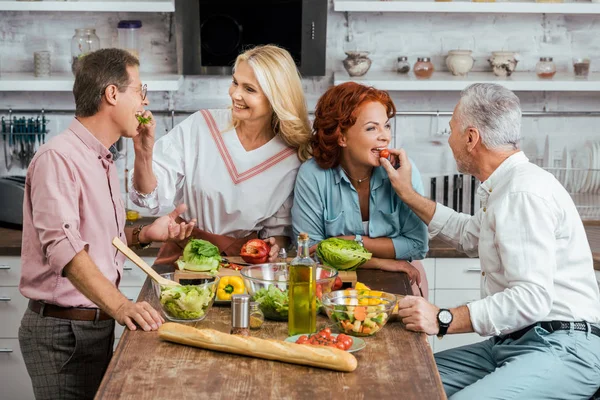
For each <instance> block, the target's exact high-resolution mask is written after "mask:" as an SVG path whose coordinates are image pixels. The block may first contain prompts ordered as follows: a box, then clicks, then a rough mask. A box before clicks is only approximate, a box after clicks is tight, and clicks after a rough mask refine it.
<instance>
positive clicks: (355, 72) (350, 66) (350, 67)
mask: <svg viewBox="0 0 600 400" xmlns="http://www.w3.org/2000/svg"><path fill="white" fill-rule="evenodd" d="M345 53H346V55H347V56H348V57H346V58H345V59H344V61H342V63H343V64H344V68H345V69H346V71H348V75H350V76H363V75H364V74H366V73H367V71H368V70H369V68H371V59H370V58H369V57H368V56H369V52H368V51H346V52H345Z"/></svg>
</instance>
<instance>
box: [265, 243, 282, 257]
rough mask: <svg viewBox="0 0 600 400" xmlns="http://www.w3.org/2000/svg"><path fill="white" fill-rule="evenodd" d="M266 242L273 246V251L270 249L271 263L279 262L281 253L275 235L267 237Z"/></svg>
mask: <svg viewBox="0 0 600 400" xmlns="http://www.w3.org/2000/svg"><path fill="white" fill-rule="evenodd" d="M265 242H266V243H267V244H268V245H269V246H271V251H269V259H268V260H267V261H268V262H270V263H275V262H278V261H279V260H278V258H277V256H278V255H279V249H280V247H279V245H278V244H277V240H275V238H274V237H270V238H267V239H265Z"/></svg>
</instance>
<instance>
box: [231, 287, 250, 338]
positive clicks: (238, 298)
mask: <svg viewBox="0 0 600 400" xmlns="http://www.w3.org/2000/svg"><path fill="white" fill-rule="evenodd" d="M231 334H232V335H241V336H249V335H250V296H249V295H247V294H234V295H233V296H231Z"/></svg>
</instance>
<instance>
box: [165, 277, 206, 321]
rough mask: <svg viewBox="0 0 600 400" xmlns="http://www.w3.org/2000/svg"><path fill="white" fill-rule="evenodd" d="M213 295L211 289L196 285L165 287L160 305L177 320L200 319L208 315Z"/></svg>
mask: <svg viewBox="0 0 600 400" xmlns="http://www.w3.org/2000/svg"><path fill="white" fill-rule="evenodd" d="M212 295H213V293H212V292H211V290H210V288H199V287H197V286H194V285H184V286H163V287H161V289H160V304H161V305H162V306H163V308H164V310H165V312H166V313H167V314H169V315H170V316H171V317H173V318H175V319H198V318H201V317H203V316H204V314H205V313H206V309H207V307H208V304H209V303H210V300H211V298H212Z"/></svg>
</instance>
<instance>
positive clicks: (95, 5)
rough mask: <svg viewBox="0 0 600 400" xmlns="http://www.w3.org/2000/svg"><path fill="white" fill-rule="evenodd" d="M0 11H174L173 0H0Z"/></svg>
mask: <svg viewBox="0 0 600 400" xmlns="http://www.w3.org/2000/svg"><path fill="white" fill-rule="evenodd" d="M0 11H105V12H174V11H175V5H174V3H173V0H154V1H153V0H145V1H142V0H121V1H114V0H107V1H91V0H75V1H73V0H70V1H46V0H44V1H16V0H12V1H0Z"/></svg>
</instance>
